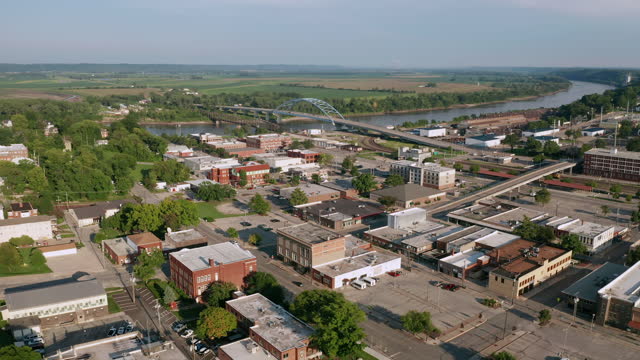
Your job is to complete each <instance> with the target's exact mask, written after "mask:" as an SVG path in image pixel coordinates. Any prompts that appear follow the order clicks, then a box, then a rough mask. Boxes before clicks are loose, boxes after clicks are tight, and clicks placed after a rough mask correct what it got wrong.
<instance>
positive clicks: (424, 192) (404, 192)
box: [369, 184, 447, 208]
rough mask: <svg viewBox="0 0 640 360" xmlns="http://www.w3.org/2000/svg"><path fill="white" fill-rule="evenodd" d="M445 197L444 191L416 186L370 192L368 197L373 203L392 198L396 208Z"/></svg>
mask: <svg viewBox="0 0 640 360" xmlns="http://www.w3.org/2000/svg"><path fill="white" fill-rule="evenodd" d="M446 196H447V193H446V191H442V190H438V189H434V188H430V187H425V186H421V185H418V184H404V185H398V186H394V187H390V188H386V189H380V190H376V191H372V192H371V195H370V196H369V197H370V198H371V200H375V201H380V198H383V197H393V198H395V199H396V206H398V207H402V208H409V207H411V206H414V205H423V204H427V203H429V202H433V201H438V200H442V199H444V198H445V197H446ZM418 203H419V204H418Z"/></svg>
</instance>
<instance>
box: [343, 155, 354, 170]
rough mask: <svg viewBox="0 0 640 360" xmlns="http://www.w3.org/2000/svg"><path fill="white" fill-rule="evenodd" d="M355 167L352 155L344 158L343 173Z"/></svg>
mask: <svg viewBox="0 0 640 360" xmlns="http://www.w3.org/2000/svg"><path fill="white" fill-rule="evenodd" d="M354 167H355V161H354V160H353V158H352V157H351V156H347V157H345V158H344V160H342V174H346V173H347V172H350V171H351V169H352V168H354Z"/></svg>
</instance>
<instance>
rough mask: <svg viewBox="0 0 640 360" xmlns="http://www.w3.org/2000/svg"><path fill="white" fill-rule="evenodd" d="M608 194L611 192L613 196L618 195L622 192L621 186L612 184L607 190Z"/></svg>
mask: <svg viewBox="0 0 640 360" xmlns="http://www.w3.org/2000/svg"><path fill="white" fill-rule="evenodd" d="M609 192H612V193H614V194H619V193H621V192H622V186H620V184H613V185H611V187H610V188H609Z"/></svg>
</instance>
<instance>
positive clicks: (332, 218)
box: [296, 199, 384, 230]
mask: <svg viewBox="0 0 640 360" xmlns="http://www.w3.org/2000/svg"><path fill="white" fill-rule="evenodd" d="M383 212H384V210H383V209H382V208H381V207H380V206H379V205H377V204H373V203H371V202H365V201H357V200H349V199H335V200H331V201H323V202H316V203H309V204H304V205H299V206H296V215H297V216H298V217H300V218H301V219H303V220H311V221H313V222H316V223H318V224H320V225H322V226H326V227H328V228H331V229H334V230H342V229H345V228H349V227H352V226H355V225H358V224H361V223H362V220H363V219H366V218H369V217H372V216H375V215H379V214H382V213H383Z"/></svg>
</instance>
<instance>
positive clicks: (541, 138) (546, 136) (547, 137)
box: [533, 135, 560, 141]
mask: <svg viewBox="0 0 640 360" xmlns="http://www.w3.org/2000/svg"><path fill="white" fill-rule="evenodd" d="M533 138H534V139H536V140H542V141H548V140H555V139H560V138H559V137H556V136H549V135H542V136H534V137H533Z"/></svg>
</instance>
